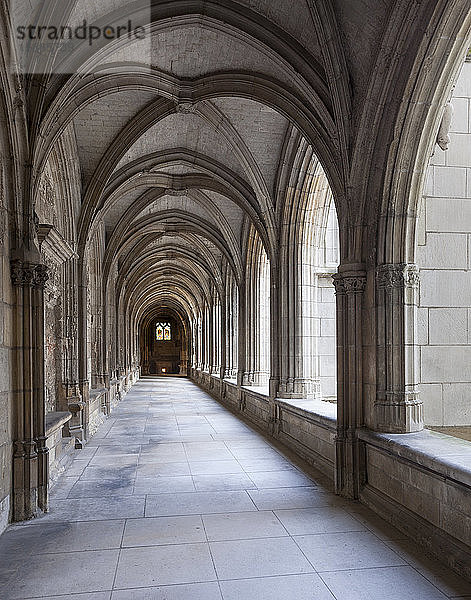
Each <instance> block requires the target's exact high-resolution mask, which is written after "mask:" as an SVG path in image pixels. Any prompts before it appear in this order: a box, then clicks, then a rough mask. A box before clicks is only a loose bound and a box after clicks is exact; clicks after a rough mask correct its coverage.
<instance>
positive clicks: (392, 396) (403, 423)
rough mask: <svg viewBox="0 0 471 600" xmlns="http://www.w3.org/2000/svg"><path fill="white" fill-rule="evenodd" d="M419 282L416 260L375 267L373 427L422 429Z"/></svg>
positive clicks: (392, 430)
mask: <svg viewBox="0 0 471 600" xmlns="http://www.w3.org/2000/svg"><path fill="white" fill-rule="evenodd" d="M418 286H419V272H418V269H417V266H416V265H412V264H384V265H380V266H379V267H378V268H377V269H376V297H377V322H376V332H377V395H376V401H375V405H374V418H375V429H376V430H377V431H383V432H390V433H409V432H413V431H420V430H421V429H423V405H422V402H421V401H420V400H419V393H418V365H417V346H416V344H415V341H416V340H415V338H416V330H417V296H418Z"/></svg>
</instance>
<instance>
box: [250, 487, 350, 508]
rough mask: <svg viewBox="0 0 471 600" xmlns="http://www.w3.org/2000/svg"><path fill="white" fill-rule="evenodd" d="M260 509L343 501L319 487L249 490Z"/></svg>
mask: <svg viewBox="0 0 471 600" xmlns="http://www.w3.org/2000/svg"><path fill="white" fill-rule="evenodd" d="M247 493H248V494H249V496H250V497H251V498H252V500H253V501H254V503H255V505H256V507H257V508H258V509H259V510H277V509H282V508H310V507H316V506H317V507H321V506H329V505H338V504H340V503H341V501H340V500H338V499H337V498H336V497H335V496H332V495H331V494H326V493H325V492H323V491H321V490H319V489H318V488H307V487H306V488H305V487H300V488H299V487H298V488H280V489H269V490H249V491H248V492H247Z"/></svg>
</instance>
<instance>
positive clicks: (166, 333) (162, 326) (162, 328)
mask: <svg viewBox="0 0 471 600" xmlns="http://www.w3.org/2000/svg"><path fill="white" fill-rule="evenodd" d="M155 339H156V340H157V341H158V342H169V341H170V340H171V339H172V328H171V326H170V323H157V325H156V326H155Z"/></svg>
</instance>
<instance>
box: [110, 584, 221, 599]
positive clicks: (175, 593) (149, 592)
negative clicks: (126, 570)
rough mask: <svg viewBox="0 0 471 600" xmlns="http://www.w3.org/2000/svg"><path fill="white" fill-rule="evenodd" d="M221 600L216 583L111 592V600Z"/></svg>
mask: <svg viewBox="0 0 471 600" xmlns="http://www.w3.org/2000/svg"><path fill="white" fill-rule="evenodd" d="M131 599H132V600H222V596H221V593H220V591H219V585H218V584H217V583H191V584H186V585H185V584H180V585H171V586H162V587H150V588H146V589H134V590H125V591H117V592H113V595H112V600H131Z"/></svg>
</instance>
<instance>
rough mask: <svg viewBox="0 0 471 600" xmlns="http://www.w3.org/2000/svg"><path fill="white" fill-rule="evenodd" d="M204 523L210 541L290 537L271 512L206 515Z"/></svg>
mask: <svg viewBox="0 0 471 600" xmlns="http://www.w3.org/2000/svg"><path fill="white" fill-rule="evenodd" d="M203 523H204V527H205V530H206V535H207V536H208V540H209V541H219V540H243V539H250V538H263V537H279V536H287V535H288V533H287V532H286V529H285V528H284V527H283V526H282V525H281V523H280V521H279V520H278V519H277V518H276V517H275V515H274V514H273V513H272V512H269V511H268V512H263V511H257V512H242V513H229V514H222V515H205V516H203Z"/></svg>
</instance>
